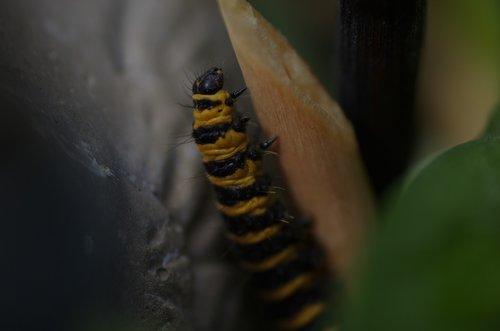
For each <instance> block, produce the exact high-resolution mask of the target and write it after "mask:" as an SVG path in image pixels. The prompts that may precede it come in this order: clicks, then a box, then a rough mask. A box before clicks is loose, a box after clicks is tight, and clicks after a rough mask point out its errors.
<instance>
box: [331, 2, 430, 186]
mask: <svg viewBox="0 0 500 331" xmlns="http://www.w3.org/2000/svg"><path fill="white" fill-rule="evenodd" d="M425 7H426V6H425V0H405V1H390V0H340V30H339V32H340V42H339V47H340V49H339V51H340V86H341V88H340V103H341V105H342V107H343V108H344V110H345V111H346V114H347V116H348V117H349V118H350V120H351V121H352V122H353V124H354V127H355V130H356V134H357V137H358V141H359V144H360V148H361V154H362V156H363V159H364V162H365V165H366V167H367V169H368V174H369V176H370V178H371V180H372V183H373V185H374V187H375V190H376V191H377V192H378V193H380V192H382V191H383V190H384V189H385V188H386V187H387V186H388V185H389V184H390V183H391V182H392V181H393V180H394V179H395V178H397V177H398V176H399V175H401V173H402V172H403V170H404V169H405V167H406V165H407V162H408V158H409V156H410V153H411V152H412V148H413V145H414V136H415V127H414V99H415V83H416V76H417V69H418V62H419V53H420V48H421V41H422V31H423V25H424V17H425Z"/></svg>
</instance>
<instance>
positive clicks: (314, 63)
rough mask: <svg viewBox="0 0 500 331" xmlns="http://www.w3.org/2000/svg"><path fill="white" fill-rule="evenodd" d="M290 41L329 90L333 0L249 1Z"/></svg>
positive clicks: (332, 59) (332, 55)
mask: <svg viewBox="0 0 500 331" xmlns="http://www.w3.org/2000/svg"><path fill="white" fill-rule="evenodd" d="M249 2H250V3H251V4H252V6H254V7H255V8H256V9H257V10H258V11H259V12H260V13H261V14H262V15H263V16H264V17H265V18H266V19H267V20H269V21H270V22H271V23H272V24H273V25H274V26H275V27H276V28H277V29H278V30H279V31H280V32H281V33H282V34H283V35H284V36H286V38H287V39H288V41H289V42H290V44H291V45H293V47H294V48H295V49H297V51H298V53H299V54H300V55H301V56H302V57H303V58H304V60H305V61H306V62H307V63H308V64H309V65H310V66H311V68H312V70H313V72H314V73H315V74H316V76H317V77H318V78H319V79H320V80H321V82H322V83H323V84H324V85H325V86H326V88H328V89H329V90H330V91H331V92H332V91H333V88H334V86H333V77H332V74H333V65H334V53H335V52H334V51H335V33H336V31H335V27H336V18H337V16H336V14H337V8H336V2H335V1H325V0H310V1H301V0H274V1H267V0H249Z"/></svg>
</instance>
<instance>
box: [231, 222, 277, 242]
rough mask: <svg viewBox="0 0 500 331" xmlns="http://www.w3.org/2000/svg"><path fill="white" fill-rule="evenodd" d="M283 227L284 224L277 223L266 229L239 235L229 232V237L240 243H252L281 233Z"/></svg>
mask: <svg viewBox="0 0 500 331" xmlns="http://www.w3.org/2000/svg"><path fill="white" fill-rule="evenodd" d="M282 228H283V224H275V225H272V226H270V227H267V228H265V229H264V230H261V231H257V232H250V233H248V234H245V235H243V236H237V235H234V234H232V233H227V237H228V238H229V240H231V241H233V242H235V243H237V244H240V245H252V244H256V243H258V242H261V241H263V240H266V239H268V238H269V237H272V236H274V235H275V234H277V233H279V232H280V231H281V229H282Z"/></svg>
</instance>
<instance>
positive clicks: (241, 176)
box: [207, 159, 262, 187]
mask: <svg viewBox="0 0 500 331" xmlns="http://www.w3.org/2000/svg"><path fill="white" fill-rule="evenodd" d="M260 175H262V169H261V162H260V161H253V160H250V159H247V160H246V163H245V168H243V169H238V170H236V171H235V172H234V173H233V174H232V175H229V176H226V177H215V176H210V175H207V177H208V180H209V181H210V183H212V184H213V185H216V186H221V187H228V186H249V185H252V184H253V183H254V182H255V178H256V177H257V176H260Z"/></svg>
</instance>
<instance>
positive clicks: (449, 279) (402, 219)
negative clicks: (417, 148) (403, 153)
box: [344, 107, 500, 331]
mask: <svg viewBox="0 0 500 331" xmlns="http://www.w3.org/2000/svg"><path fill="white" fill-rule="evenodd" d="M389 202H390V203H389V204H388V206H387V208H386V210H385V212H383V213H382V217H381V220H380V223H379V224H380V227H381V228H380V229H379V231H378V233H377V234H376V236H375V237H376V239H375V240H374V242H373V243H372V244H371V245H370V246H369V248H368V249H367V258H366V261H367V263H366V265H365V268H364V272H363V273H362V274H363V276H362V279H361V284H360V287H359V288H358V291H357V295H355V299H354V300H353V304H352V307H351V308H350V309H349V311H348V312H347V314H346V316H347V320H346V321H345V323H346V325H345V328H344V329H345V330H347V331H357V330H363V331H366V330H370V331H377V330H384V331H392V330H398V331H400V330H405V331H412V330H415V331H416V330H419V331H421V330H426V331H438V330H439V331H446V330H450V331H451V330H453V331H461V330H464V331H465V330H467V331H470V330H475V331H482V330H485V331H486V330H492V331H493V330H500V314H499V310H498V309H499V307H500V283H499V280H500V107H498V108H497V110H496V112H494V115H493V117H492V120H491V121H490V124H489V126H488V128H487V130H486V132H485V134H484V135H483V137H481V138H480V139H478V140H477V141H472V142H469V143H466V144H463V145H460V146H457V147H454V148H452V149H450V150H449V151H447V152H445V153H443V154H442V155H440V156H438V157H437V158H435V159H434V160H433V161H432V162H430V164H429V165H428V166H426V167H424V169H422V170H421V171H420V172H419V173H418V174H417V175H416V176H415V177H414V178H413V180H412V181H411V182H410V183H409V185H408V186H405V188H404V190H403V191H402V192H401V193H400V194H397V195H395V196H394V197H393V198H392V199H390V201H389Z"/></svg>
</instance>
